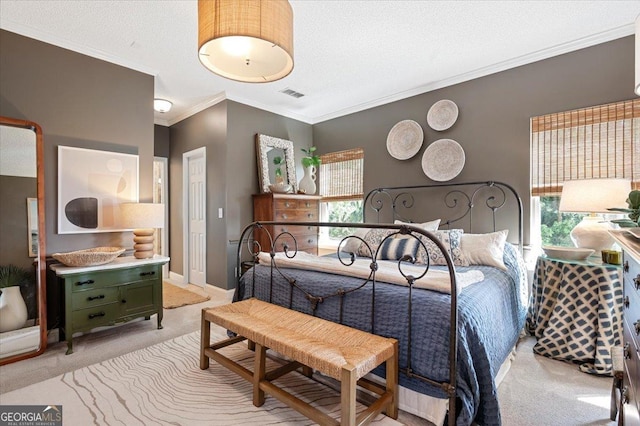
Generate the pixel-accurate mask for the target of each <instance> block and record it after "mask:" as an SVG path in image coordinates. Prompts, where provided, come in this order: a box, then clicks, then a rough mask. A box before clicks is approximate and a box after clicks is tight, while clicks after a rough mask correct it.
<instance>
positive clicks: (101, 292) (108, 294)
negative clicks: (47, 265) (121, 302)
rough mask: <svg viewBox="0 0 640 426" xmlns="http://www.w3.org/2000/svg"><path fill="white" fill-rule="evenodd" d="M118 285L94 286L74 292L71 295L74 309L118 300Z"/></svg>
mask: <svg viewBox="0 0 640 426" xmlns="http://www.w3.org/2000/svg"><path fill="white" fill-rule="evenodd" d="M118 293H119V291H118V287H104V288H94V289H89V290H84V291H77V292H74V293H73V294H72V296H71V299H72V301H73V310H74V311H75V310H80V309H85V308H90V307H93V306H100V305H106V304H109V303H112V302H117V301H118Z"/></svg>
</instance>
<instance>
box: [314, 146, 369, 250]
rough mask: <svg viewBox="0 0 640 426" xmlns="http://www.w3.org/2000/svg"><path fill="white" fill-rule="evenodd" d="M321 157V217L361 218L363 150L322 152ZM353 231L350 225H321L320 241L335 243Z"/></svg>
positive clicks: (336, 219) (338, 219)
mask: <svg viewBox="0 0 640 426" xmlns="http://www.w3.org/2000/svg"><path fill="white" fill-rule="evenodd" d="M320 160H321V163H320V171H319V183H320V189H319V193H320V195H321V196H322V201H321V203H320V220H321V221H323V222H354V223H360V222H362V220H363V217H362V203H363V201H362V198H363V192H364V191H363V186H364V185H363V169H364V150H363V149H362V148H355V149H349V150H346V151H339V152H331V153H328V154H324V155H321V156H320ZM352 232H353V230H352V229H349V228H329V229H327V228H324V229H321V230H320V245H321V246H329V247H335V246H337V245H338V244H339V242H340V240H341V239H342V238H343V237H344V236H346V235H349V234H351V233H352Z"/></svg>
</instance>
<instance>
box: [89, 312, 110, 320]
mask: <svg viewBox="0 0 640 426" xmlns="http://www.w3.org/2000/svg"><path fill="white" fill-rule="evenodd" d="M105 315H107V314H106V313H105V312H104V311H102V312H98V313H97V314H89V319H94V318H99V317H103V316H105Z"/></svg>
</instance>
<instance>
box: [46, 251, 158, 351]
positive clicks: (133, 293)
mask: <svg viewBox="0 0 640 426" xmlns="http://www.w3.org/2000/svg"><path fill="white" fill-rule="evenodd" d="M168 261H169V258H168V257H162V256H156V257H154V258H152V259H136V258H134V257H132V256H127V257H119V258H117V259H116V260H114V261H113V262H111V263H109V264H106V265H100V266H89V267H72V266H63V265H60V264H55V265H51V269H52V270H53V271H54V272H55V273H56V275H57V276H58V280H59V282H60V285H61V287H62V288H63V292H64V297H63V298H62V303H63V306H62V310H63V311H64V313H65V314H64V319H63V320H62V322H63V323H62V324H61V327H60V331H61V334H60V338H61V339H65V338H66V341H67V355H69V354H71V353H73V334H74V333H77V332H80V331H89V330H91V329H93V328H96V327H99V326H105V325H113V324H114V323H116V322H127V321H130V320H132V319H134V318H140V317H144V318H145V319H150V318H151V315H153V314H157V315H158V328H159V329H160V328H162V265H164V264H165V263H167V262H168Z"/></svg>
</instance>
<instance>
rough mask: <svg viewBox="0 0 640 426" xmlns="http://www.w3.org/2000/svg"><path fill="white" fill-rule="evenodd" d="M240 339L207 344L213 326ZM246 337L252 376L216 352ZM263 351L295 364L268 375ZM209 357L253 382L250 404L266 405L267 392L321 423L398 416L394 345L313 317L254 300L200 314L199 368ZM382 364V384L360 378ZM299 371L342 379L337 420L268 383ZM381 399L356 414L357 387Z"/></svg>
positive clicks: (361, 421) (206, 364)
mask: <svg viewBox="0 0 640 426" xmlns="http://www.w3.org/2000/svg"><path fill="white" fill-rule="evenodd" d="M212 322H213V323H215V324H218V325H220V326H222V327H224V328H226V329H228V330H231V331H233V332H234V333H236V334H237V335H238V336H237V337H234V338H230V339H226V340H223V341H221V342H218V343H215V344H213V345H211V342H210V338H211V334H210V328H211V323H212ZM245 339H247V340H248V341H249V347H250V348H254V350H255V358H254V369H253V372H252V371H250V370H248V369H247V368H245V367H243V366H241V365H239V364H238V363H236V362H235V361H233V360H231V359H229V358H227V357H225V356H224V355H222V354H221V353H219V352H218V350H219V349H221V348H223V347H226V346H229V345H232V344H234V343H238V342H241V341H243V340H245ZM267 349H272V350H274V351H276V352H278V353H279V354H281V355H284V356H285V357H287V358H288V359H291V360H293V361H291V362H289V363H287V364H285V365H282V366H281V367H279V368H277V369H275V370H273V371H270V372H266V371H265V359H266V351H267ZM209 358H211V359H213V360H215V361H217V362H218V363H220V364H221V365H223V366H225V367H227V368H228V369H229V370H231V371H233V372H235V373H237V374H238V375H240V376H241V377H243V378H244V379H246V380H247V381H249V382H252V383H253V404H254V405H255V406H256V407H260V406H261V405H262V404H264V394H265V392H266V393H267V394H270V395H272V396H274V397H275V398H277V399H278V400H280V401H282V402H283V403H285V404H287V405H289V406H290V407H291V408H293V409H295V410H297V411H299V412H300V413H302V414H304V415H305V416H307V417H309V418H310V419H311V420H313V421H315V422H317V423H319V424H321V425H338V424H342V425H349V426H353V425H364V424H367V423H369V422H370V421H371V420H373V419H374V418H375V417H376V416H377V415H378V414H379V413H381V412H385V413H386V414H387V415H388V416H389V417H392V418H394V419H395V418H397V417H398V403H397V395H398V342H397V341H396V340H395V339H390V338H385V337H381V336H376V335H373V334H370V333H367V332H364V331H360V330H356V329H354V328H351V327H347V326H344V325H340V324H336V323H333V322H330V321H326V320H323V319H320V318H316V317H313V316H311V315H307V314H303V313H300V312H296V311H292V310H290V309H287V308H283V307H281V306H277V305H273V304H271V303H267V302H263V301H260V300H257V299H249V300H244V301H242V302H237V303H231V304H228V305H223V306H218V307H214V308H205V309H203V310H202V333H201V344H200V368H201V369H203V370H205V369H207V368H209ZM383 362H386V376H387V377H386V386H381V385H379V384H377V383H374V382H372V381H370V380H367V379H364V378H363V376H364V375H365V374H367V373H368V372H370V371H371V370H373V369H374V368H375V367H377V366H378V365H380V364H382V363H383ZM298 368H302V372H303V374H305V375H307V376H310V375H311V373H312V369H315V370H317V371H319V372H321V373H323V374H325V375H327V376H329V377H332V378H334V379H336V380H339V381H340V390H341V391H340V395H341V397H340V399H341V408H342V413H341V422H340V423H339V422H338V421H337V420H336V419H334V418H332V417H330V416H328V415H327V414H325V413H323V412H321V411H320V410H318V409H317V408H315V407H312V406H311V405H309V404H307V403H305V402H304V401H302V400H300V399H299V398H296V397H295V396H293V395H291V394H290V393H288V392H286V391H284V390H282V389H280V388H279V387H278V386H276V385H275V384H273V383H271V381H272V380H275V379H276V378H278V377H281V376H283V375H284V374H287V373H289V372H292V371H294V370H297V369H298ZM357 385H359V386H361V387H363V388H365V389H367V390H369V391H371V392H374V393H376V394H377V395H379V398H378V399H377V400H376V401H375V402H374V403H373V404H371V405H370V406H369V407H367V408H366V409H365V410H364V411H363V412H361V413H360V414H358V415H356V386H357Z"/></svg>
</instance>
